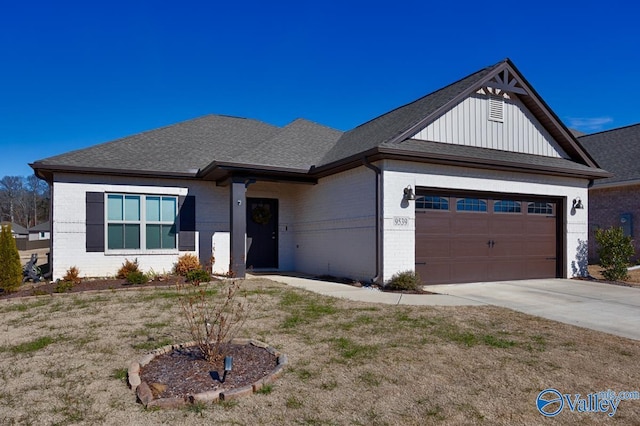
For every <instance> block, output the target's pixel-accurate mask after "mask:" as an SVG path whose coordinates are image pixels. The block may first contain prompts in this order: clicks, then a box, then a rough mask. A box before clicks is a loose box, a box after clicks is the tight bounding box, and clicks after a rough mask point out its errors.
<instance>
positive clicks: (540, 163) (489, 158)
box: [393, 139, 608, 176]
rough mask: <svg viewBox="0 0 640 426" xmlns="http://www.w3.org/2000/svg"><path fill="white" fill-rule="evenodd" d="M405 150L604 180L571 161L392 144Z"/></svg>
mask: <svg viewBox="0 0 640 426" xmlns="http://www.w3.org/2000/svg"><path fill="white" fill-rule="evenodd" d="M402 150H406V151H407V152H410V153H412V154H414V155H420V156H424V157H425V158H430V159H432V160H443V159H447V160H456V161H458V162H468V163H476V164H482V165H486V166H489V165H494V166H507V167H508V166H510V167H512V168H522V169H529V170H536V171H538V172H539V171H546V172H549V173H552V174H553V172H554V171H562V172H563V173H568V174H572V175H576V176H598V175H600V176H608V173H607V172H606V171H604V170H600V169H594V168H593V167H589V166H586V165H584V164H580V163H576V162H575V161H572V160H567V159H565V158H556V157H544V156H541V155H533V154H524V153H521V152H511V151H500V150H495V149H488V148H479V147H474V146H466V145H455V144H448V143H442V142H431V141H423V140H417V139H408V140H406V141H404V142H401V143H399V144H396V145H395V146H394V149H393V151H395V152H396V153H400V152H401V151H402Z"/></svg>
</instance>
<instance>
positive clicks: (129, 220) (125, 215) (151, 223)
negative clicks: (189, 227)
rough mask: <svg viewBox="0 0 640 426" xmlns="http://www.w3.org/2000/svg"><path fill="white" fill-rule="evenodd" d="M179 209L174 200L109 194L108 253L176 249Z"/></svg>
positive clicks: (159, 197)
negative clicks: (113, 251) (111, 251)
mask: <svg viewBox="0 0 640 426" xmlns="http://www.w3.org/2000/svg"><path fill="white" fill-rule="evenodd" d="M177 205H178V200H177V197H171V196H160V195H130V194H108V195H107V247H108V249H109V250H167V249H175V248H176V233H177V229H176V226H177V224H176V218H177Z"/></svg>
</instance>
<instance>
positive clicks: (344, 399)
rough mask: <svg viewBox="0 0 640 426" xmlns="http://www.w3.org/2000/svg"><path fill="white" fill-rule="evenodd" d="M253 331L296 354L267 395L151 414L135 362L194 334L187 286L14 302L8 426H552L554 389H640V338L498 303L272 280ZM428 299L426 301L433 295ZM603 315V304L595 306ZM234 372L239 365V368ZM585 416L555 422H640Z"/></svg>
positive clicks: (637, 410)
mask: <svg viewBox="0 0 640 426" xmlns="http://www.w3.org/2000/svg"><path fill="white" fill-rule="evenodd" d="M244 286H245V289H246V290H248V291H249V298H250V299H252V300H253V301H254V302H255V303H253V308H252V313H251V315H250V319H249V321H248V322H247V324H246V326H245V329H244V332H243V335H242V336H239V337H251V338H256V339H258V340H262V341H264V342H267V343H269V344H270V345H272V346H275V347H276V348H278V349H279V350H281V351H282V352H283V353H285V354H286V355H287V356H288V358H289V365H288V366H287V369H286V372H285V374H284V375H283V376H282V377H281V378H280V379H279V380H277V381H276V382H275V383H274V384H273V385H272V386H271V387H270V388H269V391H268V392H267V391H265V392H261V393H259V394H256V395H253V396H251V397H250V398H246V399H241V400H238V401H233V402H232V403H222V404H215V405H212V406H195V407H192V408H190V409H185V410H173V411H145V410H144V409H143V408H142V406H141V405H140V404H137V403H136V402H135V396H134V395H133V394H132V393H131V391H130V390H128V389H127V387H126V385H125V383H124V381H123V379H124V376H125V375H126V370H125V369H126V367H127V366H128V364H129V362H130V361H132V360H134V359H138V358H139V357H140V356H141V355H142V354H144V353H145V351H146V350H148V349H150V348H154V347H158V346H162V345H164V344H166V343H167V342H172V343H180V342H184V341H188V340H190V337H189V335H188V333H187V330H186V328H185V327H184V325H183V322H182V319H181V312H180V307H179V306H178V304H177V303H176V299H175V292H174V291H173V290H168V289H153V288H149V289H144V290H139V291H127V292H105V293H101V294H99V295H96V294H76V295H62V296H56V297H51V296H40V297H39V298H36V299H24V300H4V301H1V302H0V319H1V321H0V323H1V324H2V325H1V328H0V419H3V420H2V421H3V424H78V423H84V424H114V425H115V424H136V425H156V424H170V423H180V424H217V423H221V424H252V425H253V424H265V425H272V424H310V425H325V424H326V425H332V424H337V425H342V424H344V425H387V424H388V425H396V424H491V425H494V424H505V425H506V424H509V425H511V424H541V423H545V422H548V421H549V419H546V418H543V417H542V415H541V414H540V413H538V411H537V410H536V405H535V400H536V397H537V395H538V393H539V392H540V391H542V390H543V389H547V388H556V389H558V390H559V391H561V392H563V393H572V394H575V393H581V394H582V395H586V394H588V393H591V392H597V391H606V390H608V389H612V390H615V391H635V390H640V389H638V387H639V386H640V385H639V384H640V345H638V342H637V341H633V340H629V339H625V338H621V337H616V336H611V335H608V334H604V333H600V332H596V331H591V330H586V329H582V328H578V327H574V326H570V325H564V324H560V323H556V322H553V321H549V320H544V319H541V318H536V317H532V316H528V315H525V314H521V313H518V312H514V311H510V310H507V309H501V308H495V307H487V306H482V307H411V306H390V305H375V304H369V303H361V302H353V301H344V300H339V299H333V298H328V297H323V296H320V295H317V294H314V293H308V292H304V291H303V290H299V289H295V288H290V287H287V286H285V285H283V284H279V283H275V282H272V281H268V280H265V279H253V280H247V281H245V284H244ZM425 297H428V296H425ZM594 315H597V313H594ZM231 374H233V373H231ZM638 418H640V401H622V402H621V403H620V406H619V408H618V412H617V413H616V415H615V416H614V417H613V418H609V417H607V415H606V414H597V413H594V414H586V413H582V414H580V413H571V412H570V411H568V409H565V410H564V411H563V412H562V413H560V414H559V415H558V416H557V417H555V418H554V419H553V423H554V424H575V423H581V424H600V423H604V422H608V423H611V422H613V423H618V424H633V423H634V422H635V421H637V419H638Z"/></svg>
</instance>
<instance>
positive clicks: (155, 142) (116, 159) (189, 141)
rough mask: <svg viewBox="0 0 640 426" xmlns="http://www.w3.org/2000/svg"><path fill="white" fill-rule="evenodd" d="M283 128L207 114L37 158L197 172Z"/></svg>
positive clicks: (48, 163) (48, 162)
mask: <svg viewBox="0 0 640 426" xmlns="http://www.w3.org/2000/svg"><path fill="white" fill-rule="evenodd" d="M279 130H280V129H279V128H278V127H276V126H272V125H270V124H267V123H263V122H261V121H257V120H251V119H245V118H237V117H228V116H221V115H207V116H204V117H200V118H196V119H193V120H188V121H183V122H181V123H177V124H174V125H172V126H167V127H163V128H160V129H156V130H150V131H148V132H143V133H139V134H137V135H133V136H129V137H125V138H122V139H118V140H115V141H113V142H107V143H104V144H100V145H95V146H92V147H89V148H86V149H81V150H78V151H72V152H68V153H66V154H61V155H58V156H55V157H49V158H46V159H44V160H40V161H36V163H34V167H42V168H46V167H56V166H57V167H65V166H67V167H76V168H78V167H80V168H86V169H94V170H99V169H112V170H131V171H136V172H157V173H158V174H163V173H164V174H189V175H194V174H195V173H196V172H197V171H198V170H199V169H203V168H205V167H206V166H207V165H209V163H211V162H212V161H229V162H230V161H235V160H236V159H237V158H238V156H239V155H241V154H242V153H243V152H244V151H245V150H247V149H250V148H251V147H254V146H256V145H258V144H259V143H260V142H262V141H264V140H265V139H269V138H271V137H272V136H274V135H275V134H276V133H277V132H278V131H279Z"/></svg>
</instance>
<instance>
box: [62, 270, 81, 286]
mask: <svg viewBox="0 0 640 426" xmlns="http://www.w3.org/2000/svg"><path fill="white" fill-rule="evenodd" d="M79 275H80V270H79V269H78V268H76V267H75V266H72V267H71V268H69V269H67V273H66V274H64V277H62V281H69V282H70V283H72V284H74V285H75V284H80V282H81V281H82V280H81V279H80V276H79Z"/></svg>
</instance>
